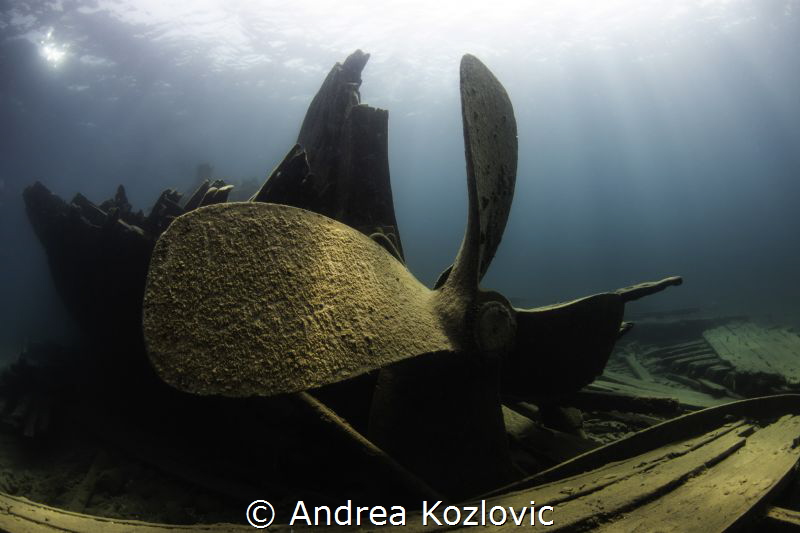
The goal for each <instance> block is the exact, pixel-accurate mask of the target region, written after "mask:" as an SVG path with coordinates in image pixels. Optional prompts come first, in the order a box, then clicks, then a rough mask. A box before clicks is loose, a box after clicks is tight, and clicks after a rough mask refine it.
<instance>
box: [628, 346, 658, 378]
mask: <svg viewBox="0 0 800 533" xmlns="http://www.w3.org/2000/svg"><path fill="white" fill-rule="evenodd" d="M623 357H624V358H625V362H626V363H627V364H628V367H629V368H630V369H631V372H633V375H634V376H636V377H637V379H643V380H645V381H653V376H651V375H650V372H648V371H647V369H646V368H645V367H643V366H642V364H641V363H640V362H639V360H638V359H637V358H636V356H635V355H633V354H630V353H626V354H624V355H623Z"/></svg>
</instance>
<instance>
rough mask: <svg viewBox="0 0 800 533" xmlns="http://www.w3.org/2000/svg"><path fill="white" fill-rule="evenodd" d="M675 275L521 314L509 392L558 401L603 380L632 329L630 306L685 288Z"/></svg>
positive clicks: (506, 374) (509, 364)
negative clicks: (627, 313)
mask: <svg viewBox="0 0 800 533" xmlns="http://www.w3.org/2000/svg"><path fill="white" fill-rule="evenodd" d="M681 283H683V278H681V277H680V276H673V277H669V278H664V279H662V280H660V281H648V282H644V283H639V284H638V285H632V286H630V287H624V288H622V289H617V290H616V291H613V292H606V293H601V294H595V295H593V296H587V297H585V298H580V299H578V300H573V301H571V302H567V303H562V304H556V305H550V306H547V307H539V308H535V309H516V308H515V309H514V311H516V321H517V338H516V346H515V348H514V350H513V351H512V353H510V354H509V355H508V358H507V360H506V362H505V363H504V365H505V367H504V369H503V378H502V381H503V384H502V389H503V392H504V393H507V394H512V395H519V396H523V397H532V396H533V397H541V398H553V397H556V398H557V397H558V396H564V395H567V394H571V393H573V392H576V391H578V390H580V389H581V388H583V387H585V386H586V385H588V384H589V383H591V382H592V381H594V379H595V378H596V377H597V376H599V375H600V374H601V373H602V372H603V369H604V368H605V366H606V363H607V362H608V358H609V356H610V355H611V351H612V350H613V349H614V344H615V343H616V341H617V340H618V339H619V337H620V336H622V335H624V334H625V333H626V332H627V331H628V330H629V329H630V328H631V327H632V326H633V324H630V323H628V322H623V321H622V317H623V314H624V312H625V303H626V302H630V301H633V300H638V299H639V298H642V297H644V296H649V295H651V294H655V293H657V292H661V291H663V290H664V289H666V288H667V287H670V286H672V285H680V284H681Z"/></svg>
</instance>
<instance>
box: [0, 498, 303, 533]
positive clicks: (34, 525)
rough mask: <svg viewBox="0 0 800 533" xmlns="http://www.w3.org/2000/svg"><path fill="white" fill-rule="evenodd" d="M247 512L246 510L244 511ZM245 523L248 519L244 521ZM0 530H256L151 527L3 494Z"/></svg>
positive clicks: (115, 532) (18, 532) (124, 532)
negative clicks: (65, 509) (75, 511)
mask: <svg viewBox="0 0 800 533" xmlns="http://www.w3.org/2000/svg"><path fill="white" fill-rule="evenodd" d="M242 513H244V510H242ZM243 521H244V518H243ZM0 529H2V530H3V531H9V532H11V533H28V532H30V533H51V532H54V531H59V532H63V531H72V532H83V533H93V532H97V533H100V532H102V533H167V532H174V531H197V532H200V533H226V532H236V531H242V532H244V531H253V528H252V527H250V526H249V525H247V524H242V525H240V524H211V525H203V524H198V525H191V526H180V525H167V524H151V523H147V522H140V521H138V520H120V519H116V518H103V517H99V516H91V515H85V514H81V513H72V512H69V511H64V510H62V509H57V508H55V507H50V506H47V505H42V504H39V503H35V502H31V501H30V500H27V499H25V498H21V497H18V496H12V495H10V494H6V493H3V492H0ZM275 530H279V531H288V530H289V528H288V527H283V526H276V527H270V531H275Z"/></svg>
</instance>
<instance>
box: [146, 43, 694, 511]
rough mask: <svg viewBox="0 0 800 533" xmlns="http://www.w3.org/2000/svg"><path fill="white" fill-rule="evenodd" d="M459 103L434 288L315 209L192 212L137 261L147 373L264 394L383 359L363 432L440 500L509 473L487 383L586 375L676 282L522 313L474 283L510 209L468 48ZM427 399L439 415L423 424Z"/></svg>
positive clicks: (498, 146)
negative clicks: (447, 259)
mask: <svg viewBox="0 0 800 533" xmlns="http://www.w3.org/2000/svg"><path fill="white" fill-rule="evenodd" d="M461 105H462V117H463V128H464V143H465V155H466V166H467V188H468V193H469V215H468V220H467V228H466V233H465V236H464V240H463V242H462V244H461V248H460V250H459V252H458V255H457V257H456V259H455V261H454V263H453V266H452V267H451V269H448V271H447V272H446V273H445V275H443V276H442V278H441V280H440V283H438V284H437V287H436V288H435V289H434V290H431V289H429V288H427V287H426V286H424V285H423V284H422V283H420V282H419V281H418V280H417V279H416V278H415V277H414V276H413V275H412V274H411V273H410V272H409V271H408V269H407V268H406V267H405V265H403V264H402V263H401V262H400V261H398V260H397V259H396V258H395V257H393V256H392V255H391V254H390V253H389V252H387V251H386V250H385V249H384V248H383V247H381V246H380V245H378V244H376V243H375V242H374V241H373V240H371V239H370V238H368V237H367V236H365V235H363V234H361V233H360V232H358V231H356V230H355V229H353V228H350V227H349V226H346V225H344V224H341V223H339V222H337V221H335V220H332V219H330V218H327V217H324V216H322V215H319V214H316V213H312V212H310V211H307V210H303V209H300V208H296V207H289V206H284V205H278V204H270V203H259V202H243V203H228V204H217V205H211V206H207V207H202V208H199V209H197V210H194V211H191V212H189V213H187V214H185V215H183V216H180V217H178V218H177V219H176V220H175V221H174V222H173V223H172V224H171V226H170V227H169V228H168V229H167V231H165V232H164V233H163V234H162V236H161V237H160V239H159V241H158V243H157V245H156V248H155V251H154V253H153V256H152V259H151V263H150V271H149V274H148V279H147V287H146V292H145V299H144V316H143V327H144V335H145V339H146V343H147V348H148V353H149V356H150V359H151V362H152V364H153V366H154V367H155V369H156V370H157V372H158V374H159V375H160V376H161V378H162V379H163V380H164V381H166V382H167V383H169V384H171V385H173V386H175V387H177V388H178V389H181V390H184V391H187V392H191V393H196V394H218V395H225V396H251V395H262V396H269V395H275V394H281V393H293V392H299V391H304V390H307V389H310V388H314V387H319V386H322V385H326V384H331V383H334V382H338V381H341V380H345V379H348V378H350V377H353V376H356V375H359V374H362V373H365V372H368V371H370V370H373V369H378V368H386V369H387V371H386V372H384V373H382V375H381V378H380V379H379V382H378V391H377V392H376V396H375V405H374V407H373V416H372V421H371V425H373V426H374V430H373V429H372V428H371V430H370V434H371V436H373V438H374V439H375V440H376V442H378V443H379V444H380V445H381V446H384V447H385V448H387V450H388V451H390V452H391V453H393V454H396V455H397V456H398V458H399V460H401V461H402V462H405V463H406V464H407V465H409V466H411V467H412V469H413V470H416V471H417V472H418V473H420V474H421V475H423V477H427V478H428V479H432V480H433V481H432V482H433V484H434V485H435V486H437V488H443V490H444V491H445V492H447V493H449V494H454V495H456V497H460V496H464V495H467V494H470V493H474V492H476V491H479V490H485V489H488V488H491V486H492V485H493V484H497V483H501V482H504V481H508V480H510V479H511V478H512V477H513V476H514V472H513V467H512V466H511V462H510V459H509V458H508V451H507V446H506V444H505V442H504V439H505V435H504V433H503V431H502V429H503V426H502V415H501V413H500V400H499V396H500V392H501V391H502V392H504V393H510V394H517V395H523V396H527V397H552V396H557V395H564V394H568V393H571V392H574V391H576V390H578V389H580V388H581V387H583V386H585V385H586V384H588V383H590V382H591V381H592V380H593V379H594V377H595V376H597V375H598V374H599V373H601V372H602V369H603V367H604V366H605V363H606V361H607V358H608V356H609V354H610V352H611V349H612V348H613V345H614V342H615V341H616V340H617V338H618V337H619V335H620V334H621V331H623V330H624V329H625V327H624V325H623V322H622V317H623V311H624V304H625V302H627V301H630V300H632V299H636V298H639V297H641V296H644V295H647V294H651V293H653V292H657V291H659V290H661V289H663V288H664V287H666V286H668V285H674V284H679V283H680V282H681V280H680V278H677V277H675V278H667V279H665V280H662V281H659V282H653V283H646V284H642V285H637V286H634V287H630V288H626V289H621V290H618V291H614V292H609V293H603V294H597V295H594V296H589V297H586V298H582V299H579V300H576V301H573V302H568V303H565V304H558V305H554V306H548V307H544V308H538V309H516V308H514V307H512V306H511V305H510V304H509V302H508V300H507V299H506V298H505V297H503V296H502V295H501V294H499V293H497V292H493V291H483V290H481V289H479V287H478V284H479V282H480V280H481V278H482V277H483V275H484V274H485V273H486V271H487V269H488V268H489V265H490V264H491V260H492V258H493V257H494V255H495V252H496V250H497V247H498V245H499V244H500V240H501V238H502V236H503V231H504V229H505V225H506V221H507V219H508V215H509V210H510V208H511V202H512V199H513V193H514V184H515V180H516V169H517V129H516V121H515V118H514V112H513V109H512V106H511V102H510V100H509V98H508V95H507V94H506V91H505V89H504V88H503V86H502V85H501V84H500V83H499V82H498V81H497V79H496V78H495V77H494V75H493V74H492V73H491V72H490V71H489V70H488V69H487V68H486V67H485V66H484V65H483V64H482V63H481V62H480V61H479V60H478V59H476V58H475V57H473V56H471V55H466V56H464V58H463V59H462V61H461ZM420 356H424V357H420ZM412 358H415V359H414V361H407V362H405V363H402V364H400V365H392V364H393V363H398V362H400V361H404V360H409V359H412ZM388 365H392V366H391V367H389V366H388ZM434 389H435V390H434ZM429 400H430V401H435V402H440V403H444V404H446V405H447V406H448V407H447V408H446V409H445V411H444V412H446V413H447V414H446V415H443V414H442V412H443V411H441V410H439V411H437V413H435V414H434V415H432V416H431V417H430V419H426V415H425V414H421V413H419V409H424V408H425V406H428V407H430V404H429ZM434 410H436V409H434ZM459 411H461V414H459V413H458V412H459ZM443 418H447V420H446V421H443ZM439 434H442V435H445V437H443V438H444V439H445V440H447V441H448V442H447V443H446V445H445V444H442V443H437V442H435V441H436V440H437V439H438V436H439ZM404 440H405V443H404V442H403V441H404ZM437 448H440V450H439V451H438V452H437V451H436V450H437ZM454 448H464V449H467V450H469V451H468V452H464V453H461V452H459V451H456V452H453V449H454ZM420 454H422V455H424V456H425V458H420V457H419V455H420ZM493 457H494V459H492V458H493ZM482 459H485V460H484V461H483V462H484V463H485V464H486V465H487V466H485V467H482V466H480V465H478V464H476V462H479V461H480V460H482ZM443 461H444V462H448V461H449V464H448V465H445V466H442V465H441V463H442V462H443ZM465 468H466V469H468V470H469V472H468V473H465V474H463V475H462V474H459V473H458V472H461V471H463V470H464V469H465ZM431 469H432V470H437V469H438V470H439V471H438V472H434V473H430V474H428V473H427V472H428V471H429V470H431ZM461 478H463V480H462V479H461ZM470 479H477V481H475V482H472V483H469V480H470ZM464 480H466V481H464ZM464 483H466V485H469V487H468V488H467V486H465V485H464Z"/></svg>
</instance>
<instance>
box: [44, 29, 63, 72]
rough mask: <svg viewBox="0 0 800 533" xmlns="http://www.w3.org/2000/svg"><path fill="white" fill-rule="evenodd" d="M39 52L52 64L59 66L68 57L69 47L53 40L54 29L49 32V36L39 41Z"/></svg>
mask: <svg viewBox="0 0 800 533" xmlns="http://www.w3.org/2000/svg"><path fill="white" fill-rule="evenodd" d="M39 46H40V48H39V52H40V53H41V54H42V57H44V60H45V61H47V62H48V63H49V64H50V65H51V66H53V67H57V66H58V65H60V64H61V63H62V62H63V61H64V59H65V58H66V57H67V47H66V46H65V45H60V44H58V43H56V42H54V41H53V30H52V29H51V30H49V31H48V32H47V36H46V37H45V38H44V39H43V40H42V41H39Z"/></svg>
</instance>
